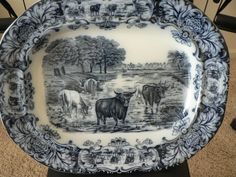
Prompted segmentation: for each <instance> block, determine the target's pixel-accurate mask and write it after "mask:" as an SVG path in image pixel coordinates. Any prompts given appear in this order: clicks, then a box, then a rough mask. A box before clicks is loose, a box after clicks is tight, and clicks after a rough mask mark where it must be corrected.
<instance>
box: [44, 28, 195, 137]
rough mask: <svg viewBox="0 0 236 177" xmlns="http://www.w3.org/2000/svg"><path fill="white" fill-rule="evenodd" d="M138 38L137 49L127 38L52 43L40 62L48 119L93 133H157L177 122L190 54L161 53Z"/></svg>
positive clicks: (79, 38) (90, 37)
mask: <svg viewBox="0 0 236 177" xmlns="http://www.w3.org/2000/svg"><path fill="white" fill-rule="evenodd" d="M107 33H111V32H109V31H108V32H107ZM91 34H92V33H91ZM104 34H106V31H104ZM114 34H115V33H114ZM127 35H128V34H127ZM130 37H131V38H132V36H130ZM140 38H141V40H138V41H139V44H137V45H135V46H133V45H132V44H131V43H129V41H128V40H127V39H126V38H125V35H123V37H122V35H121V37H119V36H117V37H113V36H112V35H111V36H109V35H90V34H81V35H76V36H71V37H61V38H58V39H51V40H50V42H49V43H48V45H47V48H46V49H45V55H44V57H43V62H42V67H43V74H44V84H45V92H46V105H47V115H48V118H49V121H50V122H51V123H52V124H53V125H55V126H56V127H58V128H62V129H64V130H65V131H70V132H94V133H95V132H142V131H156V130H160V129H166V128H170V127H172V125H173V123H174V122H176V121H178V120H181V119H182V118H183V117H184V114H186V113H185V112H184V101H185V100H184V97H185V96H184V95H185V94H186V89H187V87H188V82H189V78H190V74H189V70H190V68H191V65H190V63H189V58H188V54H187V53H185V51H184V50H181V49H179V50H177V49H173V50H169V49H165V50H163V51H162V54H160V53H158V51H156V50H155V48H153V47H151V46H148V45H146V42H145V40H148V39H145V37H142V36H140ZM142 38H143V43H144V44H142V43H141V42H140V41H142ZM173 41H175V40H173ZM133 42H135V41H133ZM154 42H155V41H154ZM157 42H158V41H157ZM160 42H161V41H159V43H160ZM176 43H177V42H176ZM150 45H152V43H150ZM159 45H161V43H160V44H159ZM149 47H150V48H153V49H148V48H149ZM145 48H146V50H145ZM144 51H146V52H144ZM161 57H162V58H161Z"/></svg>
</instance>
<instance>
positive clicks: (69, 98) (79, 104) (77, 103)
mask: <svg viewBox="0 0 236 177" xmlns="http://www.w3.org/2000/svg"><path fill="white" fill-rule="evenodd" d="M59 100H60V102H61V104H62V108H63V110H64V112H65V113H66V112H67V113H69V114H70V116H71V115H72V111H73V108H75V112H76V117H78V111H79V110H80V112H81V113H82V114H83V117H85V115H86V114H88V108H89V107H88V106H87V105H86V104H85V102H84V100H83V98H82V97H81V96H80V94H79V93H78V92H77V91H74V90H62V91H61V92H60V93H59Z"/></svg>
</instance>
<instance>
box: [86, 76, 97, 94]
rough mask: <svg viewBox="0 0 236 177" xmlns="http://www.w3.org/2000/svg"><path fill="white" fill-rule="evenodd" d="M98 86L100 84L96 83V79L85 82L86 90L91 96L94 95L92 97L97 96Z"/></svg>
mask: <svg viewBox="0 0 236 177" xmlns="http://www.w3.org/2000/svg"><path fill="white" fill-rule="evenodd" d="M98 84H99V82H98V81H96V80H95V79H92V78H90V79H88V80H86V81H85V83H84V90H85V91H86V92H88V93H90V94H92V96H95V94H96V92H97V89H98Z"/></svg>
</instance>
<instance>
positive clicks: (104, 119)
mask: <svg viewBox="0 0 236 177" xmlns="http://www.w3.org/2000/svg"><path fill="white" fill-rule="evenodd" d="M103 124H104V125H106V117H103Z"/></svg>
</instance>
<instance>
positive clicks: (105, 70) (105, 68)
mask: <svg viewBox="0 0 236 177" xmlns="http://www.w3.org/2000/svg"><path fill="white" fill-rule="evenodd" d="M104 73H105V74H106V73H107V60H106V57H105V58H104Z"/></svg>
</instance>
